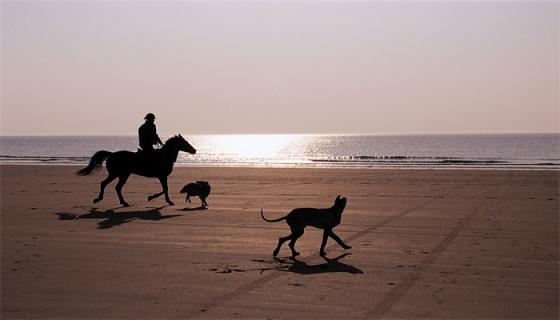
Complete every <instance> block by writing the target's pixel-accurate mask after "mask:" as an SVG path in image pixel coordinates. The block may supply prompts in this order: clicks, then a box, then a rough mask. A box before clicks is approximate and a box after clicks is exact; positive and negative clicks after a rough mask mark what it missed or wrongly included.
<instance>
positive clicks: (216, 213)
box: [0, 165, 560, 319]
mask: <svg viewBox="0 0 560 320" xmlns="http://www.w3.org/2000/svg"><path fill="white" fill-rule="evenodd" d="M78 168H79V167H74V166H41V165H34V166H32V165H30V166H8V165H3V166H0V170H1V172H0V174H1V188H2V189H1V195H2V198H1V240H2V247H1V250H2V251H1V257H2V259H1V260H2V261H1V267H2V269H1V272H2V278H1V281H2V283H1V286H2V295H1V299H2V301H1V303H2V312H1V316H2V318H3V319H10V318H73V319H76V318H111V319H115V318H166V319H168V318H182V319H184V318H298V319H299V318H316V319H324V318H334V319H344V318H523V319H527V318H548V319H557V318H558V316H559V314H558V301H559V296H558V289H559V284H558V283H559V278H558V271H559V269H558V251H559V250H558V225H559V224H558V204H559V200H558V196H559V175H560V173H559V172H554V171H484V170H340V169H257V168H201V167H197V168H187V167H182V168H176V169H175V171H174V172H173V173H172V175H171V176H170V189H171V191H172V192H171V198H172V199H173V200H174V201H175V206H166V204H165V202H164V200H163V197H162V198H158V199H156V200H153V201H152V202H147V200H146V199H147V196H148V195H149V194H152V193H156V192H159V191H160V190H161V188H160V186H159V183H158V182H157V180H156V179H148V178H142V177H138V176H132V177H131V178H130V179H129V181H128V183H127V185H126V186H125V187H124V196H125V198H126V200H127V201H128V202H129V203H130V204H131V207H129V208H120V207H119V205H118V200H117V197H116V194H115V191H114V183H113V184H111V185H109V187H108V188H107V192H106V194H105V199H104V200H103V201H102V202H100V203H98V204H96V205H92V199H93V198H94V197H96V196H97V192H98V190H99V182H100V181H101V180H102V179H103V178H104V177H105V171H104V170H103V171H102V173H97V174H95V175H92V176H87V177H79V176H75V175H74V174H73V173H74V172H75V171H76V170H77V169H78ZM195 180H207V181H209V182H210V184H211V185H212V193H211V194H210V197H209V198H208V203H209V208H208V210H197V207H198V206H199V205H200V201H199V200H198V198H194V199H193V203H192V204H190V205H188V204H186V203H185V198H184V196H183V195H181V194H179V193H178V191H179V190H180V189H181V187H182V186H183V185H184V184H186V183H187V182H191V181H195ZM338 194H341V195H343V196H346V197H348V205H347V207H346V210H345V213H344V215H343V219H342V223H341V225H339V226H338V227H337V228H336V229H335V231H336V232H337V234H338V235H339V236H340V237H341V238H342V239H343V240H345V241H346V242H347V243H349V244H350V245H352V246H353V248H352V249H351V250H343V249H342V248H340V247H339V246H338V245H336V243H334V241H332V240H331V239H329V242H328V247H327V258H328V259H323V258H321V257H319V255H318V250H319V245H320V242H321V231H320V230H317V229H313V228H307V230H306V233H305V234H304V235H303V237H302V238H300V239H299V241H298V243H297V249H298V251H300V252H301V254H302V255H301V256H300V257H298V260H297V261H292V260H290V259H288V255H289V252H290V251H289V248H288V247H287V244H285V246H284V247H283V248H282V250H281V252H280V255H279V259H276V260H275V259H272V250H273V249H274V247H275V246H276V243H277V239H278V237H280V236H285V235H287V234H289V228H288V226H287V225H286V224H285V223H284V222H279V223H266V222H264V221H262V220H261V218H260V209H261V208H263V209H264V211H265V213H266V215H267V217H270V218H272V217H279V216H282V215H284V214H286V213H287V212H289V211H290V210H291V209H293V208H296V207H329V206H331V204H332V203H333V201H334V198H335V197H336V196H337V195H338Z"/></svg>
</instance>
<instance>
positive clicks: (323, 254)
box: [319, 229, 331, 257]
mask: <svg viewBox="0 0 560 320" xmlns="http://www.w3.org/2000/svg"><path fill="white" fill-rule="evenodd" d="M330 232H331V230H330V229H324V230H323V240H322V241H321V249H319V255H320V256H321V257H323V256H326V255H327V254H326V253H325V246H326V245H327V238H328V237H329V233H330Z"/></svg>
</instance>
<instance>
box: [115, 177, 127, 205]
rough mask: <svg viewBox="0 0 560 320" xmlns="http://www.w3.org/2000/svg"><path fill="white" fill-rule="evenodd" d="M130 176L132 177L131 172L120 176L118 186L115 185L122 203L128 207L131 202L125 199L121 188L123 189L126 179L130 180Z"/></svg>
mask: <svg viewBox="0 0 560 320" xmlns="http://www.w3.org/2000/svg"><path fill="white" fill-rule="evenodd" d="M128 177H130V173H129V174H125V175H122V176H120V177H119V182H118V183H117V186H116V187H115V190H117V196H119V201H120V203H121V205H122V206H123V207H128V206H129V204H128V203H127V202H126V201H124V198H123V195H122V193H121V190H122V188H123V186H124V184H125V183H126V180H128Z"/></svg>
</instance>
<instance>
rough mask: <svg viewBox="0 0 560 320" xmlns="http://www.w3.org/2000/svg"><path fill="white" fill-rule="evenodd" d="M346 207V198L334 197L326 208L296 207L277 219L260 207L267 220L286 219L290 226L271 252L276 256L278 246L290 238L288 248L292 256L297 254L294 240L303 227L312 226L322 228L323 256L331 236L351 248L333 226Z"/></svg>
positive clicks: (337, 223) (345, 246)
mask: <svg viewBox="0 0 560 320" xmlns="http://www.w3.org/2000/svg"><path fill="white" fill-rule="evenodd" d="M345 207H346V198H340V196H338V197H336V199H335V200H334V204H333V206H332V207H330V208H326V209H315V208H298V209H294V210H292V211H291V212H290V213H289V214H288V215H286V216H284V217H282V218H278V219H272V220H271V219H267V218H265V217H264V214H263V211H262V209H261V217H262V218H263V220H265V221H267V222H278V221H282V220H286V223H288V225H289V226H290V229H291V230H292V233H291V234H290V235H289V236H286V237H282V238H280V239H278V246H277V247H276V249H274V251H273V252H272V255H273V256H274V257H276V256H277V255H278V252H280V247H282V244H284V242H286V241H288V240H290V244H289V246H290V249H291V250H292V257H295V256H298V255H299V252H297V251H296V249H295V244H296V241H297V239H298V238H299V237H301V236H302V235H303V232H304V230H305V227H307V226H312V227H315V228H319V229H323V242H322V243H321V249H320V250H319V254H320V255H321V256H325V255H326V253H325V245H326V244H327V238H328V237H331V238H333V239H334V240H335V241H336V242H337V243H338V244H339V245H340V246H341V247H342V248H344V249H351V248H352V247H351V246H349V245H347V244H345V243H344V242H343V241H342V240H341V239H340V238H339V237H338V236H337V235H336V234H335V233H334V232H333V228H334V227H336V226H337V225H339V224H340V219H341V218H342V212H343V211H344V208H345Z"/></svg>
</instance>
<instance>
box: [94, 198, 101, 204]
mask: <svg viewBox="0 0 560 320" xmlns="http://www.w3.org/2000/svg"><path fill="white" fill-rule="evenodd" d="M99 201H101V199H99V198H96V199H93V203H98V202H99Z"/></svg>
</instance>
